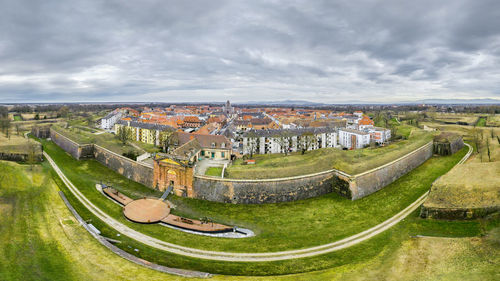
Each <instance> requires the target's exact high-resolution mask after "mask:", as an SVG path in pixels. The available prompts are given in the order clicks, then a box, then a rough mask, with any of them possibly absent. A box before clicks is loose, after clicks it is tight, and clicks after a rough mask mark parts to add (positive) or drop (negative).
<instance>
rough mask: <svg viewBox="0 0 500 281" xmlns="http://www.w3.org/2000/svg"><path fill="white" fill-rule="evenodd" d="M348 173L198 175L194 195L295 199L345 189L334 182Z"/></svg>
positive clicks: (226, 200)
mask: <svg viewBox="0 0 500 281" xmlns="http://www.w3.org/2000/svg"><path fill="white" fill-rule="evenodd" d="M347 176H348V175H346V174H343V173H342V172H340V171H336V170H332V171H327V172H323V173H317V174H313V175H308V176H300V177H290V178H284V179H271V180H231V179H220V178H214V177H208V176H195V177H194V182H193V196H192V197H193V198H197V199H203V200H208V201H215V202H224V203H233V204H238V203H243V204H261V203H277V202H287V201H295V200H301V199H307V198H311V197H316V196H320V195H323V194H326V193H330V192H332V191H334V189H335V188H337V189H338V190H341V189H342V187H341V186H340V185H339V186H337V184H334V183H337V182H339V181H338V178H339V177H341V178H343V179H344V180H347ZM340 182H343V181H340ZM344 183H345V182H344Z"/></svg>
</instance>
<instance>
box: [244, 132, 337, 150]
mask: <svg viewBox="0 0 500 281" xmlns="http://www.w3.org/2000/svg"><path fill="white" fill-rule="evenodd" d="M242 139H243V147H242V151H241V152H240V153H242V154H253V153H255V154H267V153H271V154H272V153H284V152H297V151H301V150H302V149H304V150H315V149H319V148H326V147H337V146H338V144H337V132H336V129H335V128H302V129H286V130H252V131H249V132H246V133H244V134H243V136H242Z"/></svg>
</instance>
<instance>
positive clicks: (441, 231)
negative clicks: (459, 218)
mask: <svg viewBox="0 0 500 281" xmlns="http://www.w3.org/2000/svg"><path fill="white" fill-rule="evenodd" d="M47 172H50V173H53V171H51V170H50V169H49V166H48V165H47V163H44V164H43V168H41V167H38V168H37V170H35V172H34V173H31V172H30V171H29V168H27V167H25V166H21V165H17V164H13V163H8V162H3V161H0V177H8V178H9V179H12V180H11V181H10V183H9V184H8V185H7V184H5V183H4V182H3V181H2V182H1V183H0V215H1V216H2V220H0V257H1V258H0V279H1V280H187V279H189V280H193V279H192V278H182V277H178V276H172V275H168V274H162V273H159V272H155V271H152V270H149V269H146V268H143V267H140V266H138V265H135V264H133V263H130V262H128V261H126V260H124V259H122V258H120V257H118V256H116V255H114V254H113V253H111V252H110V251H109V250H107V249H106V248H104V247H102V246H101V245H100V244H98V243H97V242H96V241H95V240H94V239H93V238H92V237H91V236H90V235H89V234H88V233H87V232H86V231H85V230H84V229H83V228H82V227H81V226H79V225H78V224H77V223H76V222H75V220H74V218H73V217H72V215H71V213H70V212H69V211H68V210H67V209H66V207H65V206H64V204H63V202H62V200H61V199H60V198H59V196H58V195H57V187H56V185H55V184H54V183H53V182H52V180H50V178H47V177H46V175H47V174H48V173H47ZM32 178H33V183H31V179H32ZM58 184H61V182H60V181H58ZM70 200H72V198H70ZM76 207H77V209H79V208H78V206H76ZM81 213H82V214H83V215H84V218H85V212H81ZM4 218H5V219H4ZM495 222H496V223H495ZM92 223H94V224H95V225H97V226H98V227H100V226H99V222H98V221H97V220H93V221H92ZM498 226H499V224H498V219H497V220H496V221H495V220H493V221H492V222H491V221H472V222H471V221H467V222H446V221H433V220H421V219H419V218H418V217H417V212H416V213H414V214H413V215H412V216H411V217H409V218H407V219H406V220H405V221H404V222H402V223H401V224H399V225H398V226H396V227H395V228H392V229H391V230H389V232H387V233H386V234H383V235H380V236H377V237H376V238H375V239H372V240H370V241H368V242H367V243H363V244H362V245H360V246H359V247H355V248H351V249H349V250H346V251H341V252H338V253H335V254H334V255H327V256H322V257H319V258H317V259H313V260H298V261H293V262H291V263H288V264H271V265H270V266H261V265H245V264H237V265H236V266H237V267H236V269H234V271H233V274H245V273H246V274H250V273H251V272H256V273H261V274H266V273H267V274H270V273H273V272H274V273H279V272H294V271H295V272H297V270H300V269H303V268H302V265H304V264H305V265H308V267H309V268H312V269H314V268H315V267H316V268H325V267H329V266H334V268H331V269H325V270H321V271H316V272H310V273H302V274H294V275H285V276H265V277H243V276H220V275H219V276H214V277H213V278H212V279H211V280H366V279H371V280H434V279H436V278H439V279H440V280H458V279H464V278H466V279H469V280H496V277H495V276H497V275H498V268H497V267H496V264H498V262H499V256H500V255H499V253H500V251H499V243H498V241H499V238H500V231H499V229H498V228H496V229H493V231H490V230H491V229H492V228H493V227H498ZM103 230H104V231H105V232H104V234H105V235H108V236H111V235H112V233H108V232H106V229H103ZM486 231H489V233H488V235H487V236H485V237H484V238H453V239H450V238H436V237H432V238H418V239H412V238H410V236H411V235H417V234H420V235H433V236H447V237H469V236H477V235H482V234H483V233H486ZM118 239H121V238H118ZM121 240H123V247H124V248H126V249H129V251H131V252H134V253H135V254H139V255H140V256H143V257H152V258H154V257H155V256H154V254H155V253H154V252H151V253H149V252H147V249H146V248H143V246H141V245H136V244H134V243H129V242H128V241H127V240H126V239H121ZM128 246H130V247H131V248H129V247H128ZM136 246H137V247H139V250H140V251H139V253H136V252H135V251H133V249H134V248H135V247H136ZM157 259H158V260H162V259H163V260H165V261H166V262H167V263H170V264H178V265H180V266H188V267H189V266H196V265H198V266H200V267H205V268H206V269H208V270H212V271H224V270H225V271H227V272H229V271H230V270H231V269H232V268H231V267H228V266H227V265H225V264H214V263H210V262H204V261H196V260H188V261H185V263H184V261H182V260H177V258H175V257H171V256H169V255H168V254H157ZM248 269H250V270H248Z"/></svg>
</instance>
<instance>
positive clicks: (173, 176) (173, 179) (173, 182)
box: [165, 169, 178, 187]
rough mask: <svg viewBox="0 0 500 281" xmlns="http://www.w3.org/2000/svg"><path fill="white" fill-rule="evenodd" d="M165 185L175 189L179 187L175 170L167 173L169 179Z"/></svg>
mask: <svg viewBox="0 0 500 281" xmlns="http://www.w3.org/2000/svg"><path fill="white" fill-rule="evenodd" d="M165 183H166V185H167V186H170V185H172V186H173V187H175V186H177V185H178V179H177V173H176V172H175V171H174V170H173V169H170V170H168V171H167V178H166V182H165Z"/></svg>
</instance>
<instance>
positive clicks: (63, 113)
mask: <svg viewBox="0 0 500 281" xmlns="http://www.w3.org/2000/svg"><path fill="white" fill-rule="evenodd" d="M57 113H58V115H59V116H61V117H63V118H66V117H68V113H69V108H68V107H67V106H65V105H64V106H62V107H61V108H60V109H59V110H58V111H57Z"/></svg>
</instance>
